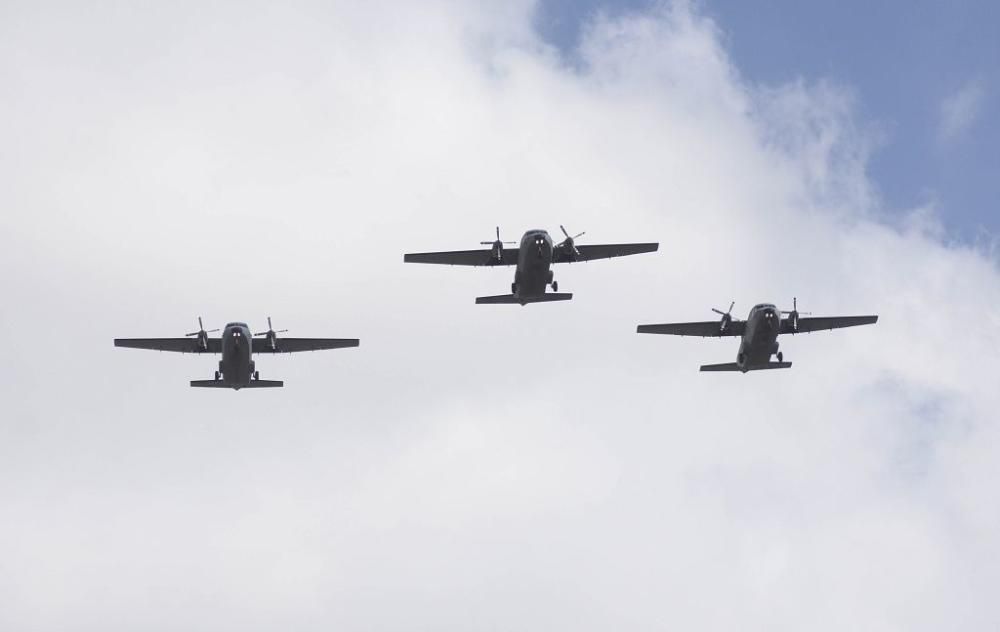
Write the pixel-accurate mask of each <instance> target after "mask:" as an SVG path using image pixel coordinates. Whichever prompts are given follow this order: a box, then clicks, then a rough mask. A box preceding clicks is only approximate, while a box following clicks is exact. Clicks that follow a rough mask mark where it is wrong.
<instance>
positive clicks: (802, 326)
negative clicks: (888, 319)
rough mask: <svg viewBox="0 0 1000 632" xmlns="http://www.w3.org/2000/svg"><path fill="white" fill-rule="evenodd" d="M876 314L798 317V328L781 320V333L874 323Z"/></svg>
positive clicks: (788, 321) (876, 317)
mask: <svg viewBox="0 0 1000 632" xmlns="http://www.w3.org/2000/svg"><path fill="white" fill-rule="evenodd" d="M876 322H878V316H823V317H819V318H811V317H810V318H799V326H798V329H793V328H792V321H791V320H789V319H787V318H786V319H785V320H783V321H781V333H783V334H804V333H806V332H810V331H823V330H825V329H840V328H842V327H857V326H858V325H874V324H875V323H876Z"/></svg>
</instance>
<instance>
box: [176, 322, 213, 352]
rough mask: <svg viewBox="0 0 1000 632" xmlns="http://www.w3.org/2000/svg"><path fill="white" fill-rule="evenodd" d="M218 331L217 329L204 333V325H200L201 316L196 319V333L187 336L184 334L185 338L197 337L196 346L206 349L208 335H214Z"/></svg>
mask: <svg viewBox="0 0 1000 632" xmlns="http://www.w3.org/2000/svg"><path fill="white" fill-rule="evenodd" d="M216 331H219V330H218V329H209V330H208V331H205V325H203V324H201V316H199V317H198V331H192V332H191V333H189V334H184V335H185V336H188V337H190V336H198V346H199V347H201V348H202V349H208V334H211V333H215V332H216Z"/></svg>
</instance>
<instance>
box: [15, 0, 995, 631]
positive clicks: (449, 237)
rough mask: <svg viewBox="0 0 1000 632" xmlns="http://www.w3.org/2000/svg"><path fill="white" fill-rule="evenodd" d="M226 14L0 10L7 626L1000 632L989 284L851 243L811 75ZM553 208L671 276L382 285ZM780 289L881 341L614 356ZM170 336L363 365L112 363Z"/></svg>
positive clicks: (850, 182) (854, 211)
mask: <svg viewBox="0 0 1000 632" xmlns="http://www.w3.org/2000/svg"><path fill="white" fill-rule="evenodd" d="M509 6H510V5H507V7H509ZM241 7H242V8H240V9H239V10H234V9H233V7H222V6H221V5H213V7H211V8H206V9H201V10H200V12H199V13H198V14H191V13H190V12H189V11H186V10H181V9H176V10H175V9H172V8H162V9H159V10H156V11H150V10H144V9H139V8H120V7H119V8H116V9H111V8H105V9H104V10H103V11H95V10H93V8H92V7H90V8H87V9H86V10H84V9H83V8H76V6H75V5H68V6H67V7H64V8H61V9H58V10H56V9H51V8H50V9H44V8H38V7H30V8H26V9H24V10H23V12H22V13H13V14H10V15H7V16H6V18H7V19H3V20H0V25H2V26H0V29H3V31H2V32H0V53H2V54H0V60H2V61H0V75H2V76H3V78H4V81H5V85H6V86H7V88H6V89H5V90H4V91H3V92H2V93H0V136H2V137H3V138H4V139H5V146H7V147H12V148H15V149H16V151H7V152H3V153H0V167H2V170H0V173H3V176H2V177H3V178H4V182H3V186H2V187H0V207H2V208H4V209H7V210H6V211H5V213H4V214H3V215H2V217H0V222H2V226H3V229H2V231H0V263H3V266H4V269H5V270H8V271H9V273H8V274H7V275H5V276H4V277H3V279H2V281H0V284H2V287H0V289H2V291H3V296H4V297H5V305H7V309H5V310H3V312H2V313H0V320H2V324H3V326H4V329H5V330H6V331H8V332H9V333H8V338H7V346H6V350H5V361H4V363H3V369H0V383H2V386H0V389H2V391H0V394H2V395H3V399H4V401H5V413H4V420H3V421H2V422H0V505H2V506H3V507H4V520H3V521H2V522H0V628H3V629H19V630H20V629H37V630H48V629H67V628H71V629H101V630H115V629H135V628H142V629H178V628H184V629H195V630H197V629H206V630H207V629H212V630H216V629H220V628H240V629H250V630H255V629H260V630H264V629H277V628H289V627H295V628H297V629H330V628H332V627H338V626H339V627H341V628H348V629H357V628H365V629H412V628H413V627H423V628H433V629H463V630H466V629H484V628H485V629H489V628H504V629H506V628H518V629H551V628H554V627H556V628H569V627H573V628H577V629H607V628H609V627H629V628H638V629H660V628H692V627H697V628H699V629H726V630H730V629H733V628H737V627H738V628H741V629H768V630H774V629H802V628H803V627H808V628H810V629H820V630H822V629H838V630H840V629H844V628H864V629H879V630H881V629H885V630H891V629H906V630H920V629H928V630H930V629H941V628H944V627H948V628H954V627H964V628H972V629H990V628H992V627H995V624H996V622H997V620H998V619H1000V610H998V607H997V605H996V603H995V600H994V599H993V592H994V590H993V586H995V585H997V583H998V580H1000V570H998V569H1000V564H997V563H995V562H996V561H997V560H998V559H1000V538H998V536H997V534H998V533H1000V502H998V500H1000V498H998V494H997V492H996V487H995V485H994V484H993V481H996V480H998V478H1000V466H998V465H997V460H996V448H997V445H998V442H1000V433H998V425H997V420H996V412H995V411H996V410H998V406H1000V393H998V389H997V388H996V375H997V371H996V363H995V358H996V357H997V355H998V352H1000V308H998V307H997V306H998V305H1000V277H998V271H997V267H996V264H995V262H994V261H993V260H991V259H989V258H987V257H986V256H984V255H983V254H981V253H980V252H978V251H977V250H975V249H972V248H968V247H964V246H961V245H954V244H947V243H944V242H942V241H941V238H940V236H939V233H938V232H936V231H934V230H928V229H927V228H926V227H927V226H928V225H929V223H928V222H927V221H926V215H925V214H924V213H925V212H924V211H920V212H919V213H917V214H916V215H915V216H914V217H915V218H916V219H915V220H914V221H912V222H901V223H900V224H901V225H902V226H901V227H897V226H896V223H895V222H889V221H887V220H884V218H885V217H887V216H888V214H887V212H886V210H885V209H882V208H881V207H880V206H879V201H878V196H877V194H875V193H874V190H875V187H874V185H873V183H871V182H870V181H869V180H868V179H867V176H866V171H865V165H866V159H867V155H868V152H869V151H870V148H871V142H870V139H869V138H868V137H867V135H866V134H865V132H864V127H863V126H862V125H858V124H857V122H856V121H855V120H854V114H853V108H852V102H851V98H850V96H849V95H846V94H845V93H844V91H843V90H841V89H839V88H837V87H836V86H831V85H828V84H824V83H817V84H813V83H809V82H804V83H796V84H793V85H787V86H775V87H769V88H757V87H753V86H748V85H746V83H745V82H744V81H742V80H741V78H740V76H739V73H738V69H736V68H735V67H734V66H733V64H732V62H731V61H730V60H729V59H728V58H727V56H726V54H725V51H724V50H723V48H722V47H720V45H719V40H718V37H717V31H716V29H715V28H714V26H713V25H712V24H711V22H709V21H707V20H705V19H704V18H702V17H700V16H699V15H698V14H697V13H692V12H691V11H690V10H689V9H687V8H686V5H683V4H681V5H678V6H677V7H676V8H666V9H664V10H662V11H661V12H657V13H654V14H650V15H645V16H634V17H630V18H626V19H623V20H610V21H609V20H605V21H601V22H598V23H596V24H594V25H593V26H592V27H591V28H590V29H589V30H588V32H587V35H586V38H585V41H584V44H583V48H582V56H583V59H584V60H585V63H584V65H583V67H582V68H576V69H567V68H565V67H564V66H563V65H562V64H560V62H559V61H558V59H557V58H556V56H555V55H554V54H552V53H551V51H550V50H549V49H547V48H546V47H545V46H544V45H543V44H542V43H540V42H537V41H536V40H534V39H533V36H532V34H531V32H530V27H529V25H530V23H531V22H530V7H529V6H524V5H514V7H513V9H510V8H507V7H505V8H504V9H503V10H499V9H483V8H481V7H478V6H475V5H466V4H461V3H453V2H441V3H421V5H420V7H419V8H418V7H411V6H410V5H408V4H405V3H404V4H401V5H400V6H395V5H392V4H391V3H382V2H375V3H366V4H365V5H364V6H363V7H361V6H359V5H357V3H344V4H334V5H331V6H326V5H324V7H322V8H320V7H309V8H303V9H300V10H291V9H287V8H271V9H268V10H267V11H266V12H264V11H250V10H248V9H246V8H245V7H243V6H242V5H241ZM7 11H8V12H11V11H12V10H10V9H8V10H7ZM560 222H562V223H565V224H567V225H568V226H569V227H571V228H573V229H574V230H587V231H588V234H587V237H588V239H593V240H601V241H603V240H628V239H649V238H658V239H659V240H660V241H661V242H662V245H661V252H660V253H658V254H657V255H655V256H648V257H635V258H632V259H626V260H621V261H609V262H604V263H600V264H593V265H586V266H569V267H567V268H563V269H559V270H557V271H556V274H557V276H558V278H559V279H560V284H561V285H562V286H563V287H564V288H565V289H567V290H570V291H574V292H575V293H576V298H575V299H574V301H573V302H572V303H569V304H560V305H555V304H553V305H540V306H530V307H528V308H524V309H521V308H516V309H488V308H484V307H482V306H475V305H473V304H472V298H473V297H474V296H476V295H477V294H484V293H492V292H494V291H500V290H502V288H504V287H505V286H506V285H507V283H509V281H510V274H511V272H510V271H509V270H502V271H501V270H488V271H480V270H458V269H453V268H442V269H438V268H432V267H421V266H413V267H409V266H404V265H403V264H402V262H401V259H402V257H401V255H402V253H403V252H406V251H408V250H415V249H438V248H458V247H462V246H463V245H466V244H468V245H469V246H470V247H471V246H473V245H474V243H475V242H478V241H479V240H480V239H482V238H484V237H488V236H489V234H490V233H491V231H492V227H493V226H494V225H495V224H496V223H499V224H500V225H501V228H502V230H503V231H504V233H505V234H506V235H508V236H511V237H515V238H516V236H517V234H518V233H519V232H520V231H521V230H523V229H526V228H529V227H534V226H541V227H548V228H555V227H556V226H557V225H558V223H560ZM793 295H798V297H799V301H800V303H801V304H802V306H803V308H805V309H810V310H811V311H814V312H823V313H840V312H846V313H858V312H867V311H869V310H871V311H876V312H878V313H879V314H880V315H881V320H880V322H879V324H878V325H877V326H876V327H872V328H867V329H858V330H850V331H844V332H837V333H834V334H817V335H810V336H800V337H795V338H793V339H789V340H784V341H783V342H782V345H783V348H784V350H785V353H786V355H787V357H789V358H790V359H792V360H793V361H794V362H795V365H796V366H795V368H794V369H793V370H792V371H788V372H783V373H780V374H768V375H755V374H749V375H746V376H742V375H725V376H706V375H700V374H698V373H697V366H698V364H700V363H702V362H715V361H718V362H721V361H726V360H727V359H730V358H732V357H734V356H735V353H736V344H735V343H734V342H732V341H726V342H719V341H704V340H691V341H689V340H669V339H659V338H656V337H640V336H637V335H635V334H634V333H633V332H634V327H635V325H636V324H638V323H641V322H657V321H666V320H674V319H680V320H683V319H696V318H702V317H710V316H711V313H710V312H708V307H709V306H711V305H724V304H725V302H726V301H728V300H731V299H736V300H737V302H738V305H739V306H741V307H738V309H743V310H745V309H746V308H747V307H749V305H751V304H753V303H754V302H757V301H760V300H776V301H779V302H782V303H784V302H785V301H791V298H792V296H793ZM199 313H201V314H203V315H204V316H206V318H207V321H206V322H211V323H216V324H217V323H221V322H225V321H226V320H229V319H235V318H240V319H249V320H251V322H259V321H260V320H261V319H262V318H263V317H264V316H265V315H267V314H271V315H272V316H274V317H275V318H276V319H277V320H276V323H280V324H281V326H282V327H285V326H287V327H290V328H291V329H292V330H293V332H294V333H296V334H302V335H311V334H316V335H334V336H341V335H342V336H348V335H358V336H360V337H361V338H362V347H361V348H360V349H358V350H356V351H345V352H337V353H331V354H326V355H324V354H310V355H306V356H304V357H295V358H274V359H271V358H267V359H263V360H261V361H260V365H259V368H260V369H261V371H262V373H263V374H264V376H265V377H279V378H284V379H285V380H286V384H287V385H288V386H287V388H286V389H284V391H283V392H273V393H271V392H269V393H257V392H241V393H238V394H234V393H215V392H212V393H203V392H194V391H193V390H191V389H187V388H186V387H185V384H186V380H187V379H190V378H192V377H196V376H198V375H209V374H210V372H211V371H212V369H213V366H212V363H213V360H211V359H205V358H191V357H186V356H185V357H180V358H178V357H173V356H170V355H168V354H142V353H130V352H128V351H124V350H116V349H113V348H112V347H111V342H110V341H111V338H112V337H114V336H116V335H117V336H127V335H169V334H170V333H171V332H184V331H189V327H190V322H189V319H190V320H193V318H194V316H196V315H197V314H199ZM717 378H720V379H717Z"/></svg>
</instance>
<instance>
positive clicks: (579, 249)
mask: <svg viewBox="0 0 1000 632" xmlns="http://www.w3.org/2000/svg"><path fill="white" fill-rule="evenodd" d="M659 248H660V244H659V243H647V244H584V245H582V246H576V249H575V250H573V249H570V248H567V247H566V246H562V245H560V246H556V247H555V248H554V249H553V252H552V263H575V262H577V261H594V260H595V259H611V258H613V257H627V256H629V255H639V254H642V253H644V252H656V251H657V250H659ZM577 253H579V254H577Z"/></svg>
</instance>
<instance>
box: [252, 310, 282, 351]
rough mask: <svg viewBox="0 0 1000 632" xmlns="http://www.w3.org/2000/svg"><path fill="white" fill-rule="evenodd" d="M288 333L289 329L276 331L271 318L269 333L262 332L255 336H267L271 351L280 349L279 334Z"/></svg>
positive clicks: (268, 326) (268, 324)
mask: <svg viewBox="0 0 1000 632" xmlns="http://www.w3.org/2000/svg"><path fill="white" fill-rule="evenodd" d="M284 333H288V330H287V329H279V330H278V331H275V330H274V326H272V325H271V317H270V316H268V317H267V331H262V332H260V333H256V334H254V335H255V336H267V344H268V345H270V347H271V349H277V348H278V334H284Z"/></svg>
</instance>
